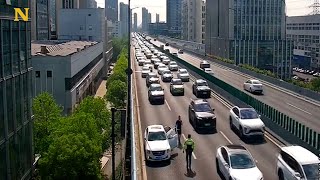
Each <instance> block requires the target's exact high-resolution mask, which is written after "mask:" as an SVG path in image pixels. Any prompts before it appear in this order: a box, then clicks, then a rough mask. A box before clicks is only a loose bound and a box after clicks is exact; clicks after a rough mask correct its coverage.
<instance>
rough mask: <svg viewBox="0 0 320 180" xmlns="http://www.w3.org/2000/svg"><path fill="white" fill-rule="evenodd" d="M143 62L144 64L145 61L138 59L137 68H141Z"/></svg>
mask: <svg viewBox="0 0 320 180" xmlns="http://www.w3.org/2000/svg"><path fill="white" fill-rule="evenodd" d="M144 62H146V60H145V59H139V60H138V64H139V66H143V64H144Z"/></svg>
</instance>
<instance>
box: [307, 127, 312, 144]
mask: <svg viewBox="0 0 320 180" xmlns="http://www.w3.org/2000/svg"><path fill="white" fill-rule="evenodd" d="M308 144H310V145H311V146H313V131H312V129H311V128H309V142H308Z"/></svg>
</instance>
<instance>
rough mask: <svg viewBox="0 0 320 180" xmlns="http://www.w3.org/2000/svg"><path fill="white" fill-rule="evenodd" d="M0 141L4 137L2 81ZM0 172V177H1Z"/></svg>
mask: <svg viewBox="0 0 320 180" xmlns="http://www.w3.org/2000/svg"><path fill="white" fill-rule="evenodd" d="M0 87H1V88H0V141H2V139H3V138H4V102H3V97H4V96H3V88H2V87H4V83H3V82H0ZM0 169H1V165H0ZM1 177H2V176H1V174H0V178H1Z"/></svg>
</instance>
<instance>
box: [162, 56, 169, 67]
mask: <svg viewBox="0 0 320 180" xmlns="http://www.w3.org/2000/svg"><path fill="white" fill-rule="evenodd" d="M162 63H163V64H165V65H169V63H170V59H169V58H167V57H166V58H163V59H162Z"/></svg>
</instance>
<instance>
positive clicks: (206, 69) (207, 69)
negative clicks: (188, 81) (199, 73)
mask: <svg viewBox="0 0 320 180" xmlns="http://www.w3.org/2000/svg"><path fill="white" fill-rule="evenodd" d="M204 70H205V71H212V69H210V68H204Z"/></svg>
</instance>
